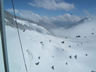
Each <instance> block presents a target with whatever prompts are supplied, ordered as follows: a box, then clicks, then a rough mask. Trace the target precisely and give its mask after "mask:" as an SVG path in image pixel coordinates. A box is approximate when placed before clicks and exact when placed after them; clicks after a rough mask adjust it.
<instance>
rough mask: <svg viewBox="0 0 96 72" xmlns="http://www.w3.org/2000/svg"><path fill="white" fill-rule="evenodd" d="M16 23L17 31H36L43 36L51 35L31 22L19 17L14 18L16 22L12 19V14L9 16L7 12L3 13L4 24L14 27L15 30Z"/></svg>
mask: <svg viewBox="0 0 96 72" xmlns="http://www.w3.org/2000/svg"><path fill="white" fill-rule="evenodd" d="M16 22H17V24H18V27H19V29H21V30H24V31H25V30H30V31H31V30H35V31H38V32H40V33H44V34H51V33H50V32H48V30H47V29H45V28H44V27H42V26H40V25H38V24H36V23H34V22H33V21H31V20H27V19H24V18H21V17H18V16H17V17H16V20H15V18H14V16H13V15H12V14H10V13H9V12H7V11H5V24H7V25H8V26H11V27H14V28H16Z"/></svg>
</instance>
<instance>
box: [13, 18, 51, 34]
mask: <svg viewBox="0 0 96 72" xmlns="http://www.w3.org/2000/svg"><path fill="white" fill-rule="evenodd" d="M14 20H16V21H17V23H20V24H22V25H27V26H29V27H30V28H31V29H33V30H36V31H39V32H41V33H43V34H49V32H48V31H47V29H45V28H44V27H42V26H39V25H37V24H35V23H32V22H29V21H24V20H21V19H14Z"/></svg>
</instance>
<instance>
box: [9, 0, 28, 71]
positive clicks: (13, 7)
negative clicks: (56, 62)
mask: <svg viewBox="0 0 96 72" xmlns="http://www.w3.org/2000/svg"><path fill="white" fill-rule="evenodd" d="M11 2H12V9H13V15H14V18H15V24H16V28H17V32H18V37H19V42H20V47H21V51H22V55H23V60H24V65H25V69H26V72H28V68H27V64H26V61H25V56H24V51H23V46H22V41H21V37H20V32H19V26H18V23H17V20H16V19H17V17H16V12H15V6H14V0H11Z"/></svg>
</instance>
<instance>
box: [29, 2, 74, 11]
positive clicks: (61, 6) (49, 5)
mask: <svg viewBox="0 0 96 72" xmlns="http://www.w3.org/2000/svg"><path fill="white" fill-rule="evenodd" d="M28 4H29V5H31V6H35V7H40V8H44V9H48V10H66V11H69V10H72V9H73V8H74V7H75V6H74V4H70V3H67V2H64V1H57V0H33V1H32V2H29V3H28Z"/></svg>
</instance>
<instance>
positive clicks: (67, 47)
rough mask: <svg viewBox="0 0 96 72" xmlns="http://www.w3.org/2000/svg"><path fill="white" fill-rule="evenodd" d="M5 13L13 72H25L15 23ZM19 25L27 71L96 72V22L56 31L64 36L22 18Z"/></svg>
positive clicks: (11, 69)
mask: <svg viewBox="0 0 96 72" xmlns="http://www.w3.org/2000/svg"><path fill="white" fill-rule="evenodd" d="M6 14H7V15H6V16H5V22H6V24H7V25H6V35H7V48H8V57H9V66H10V67H9V68H10V72H26V70H25V67H24V60H23V56H22V52H21V48H20V43H19V39H18V33H17V30H16V28H15V27H16V26H15V20H14V18H13V15H11V14H9V13H6ZM8 15H9V16H8ZM17 22H18V24H19V29H20V30H19V31H20V37H21V41H22V46H23V51H24V56H25V61H26V63H27V68H28V72H96V62H95V61H96V57H95V54H96V45H95V44H96V24H95V23H96V21H95V20H92V21H87V22H84V23H83V24H79V25H77V26H75V27H72V28H69V29H62V28H61V29H59V28H58V29H53V33H56V32H58V33H60V34H62V36H64V37H60V36H53V35H52V34H50V31H48V29H46V28H45V27H43V26H40V25H38V24H36V23H34V22H32V21H31V22H30V21H28V20H26V19H23V18H17ZM29 24H30V25H29ZM24 26H25V27H24ZM23 29H26V30H25V31H22V30H23ZM38 30H39V31H38ZM56 35H57V34H56Z"/></svg>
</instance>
